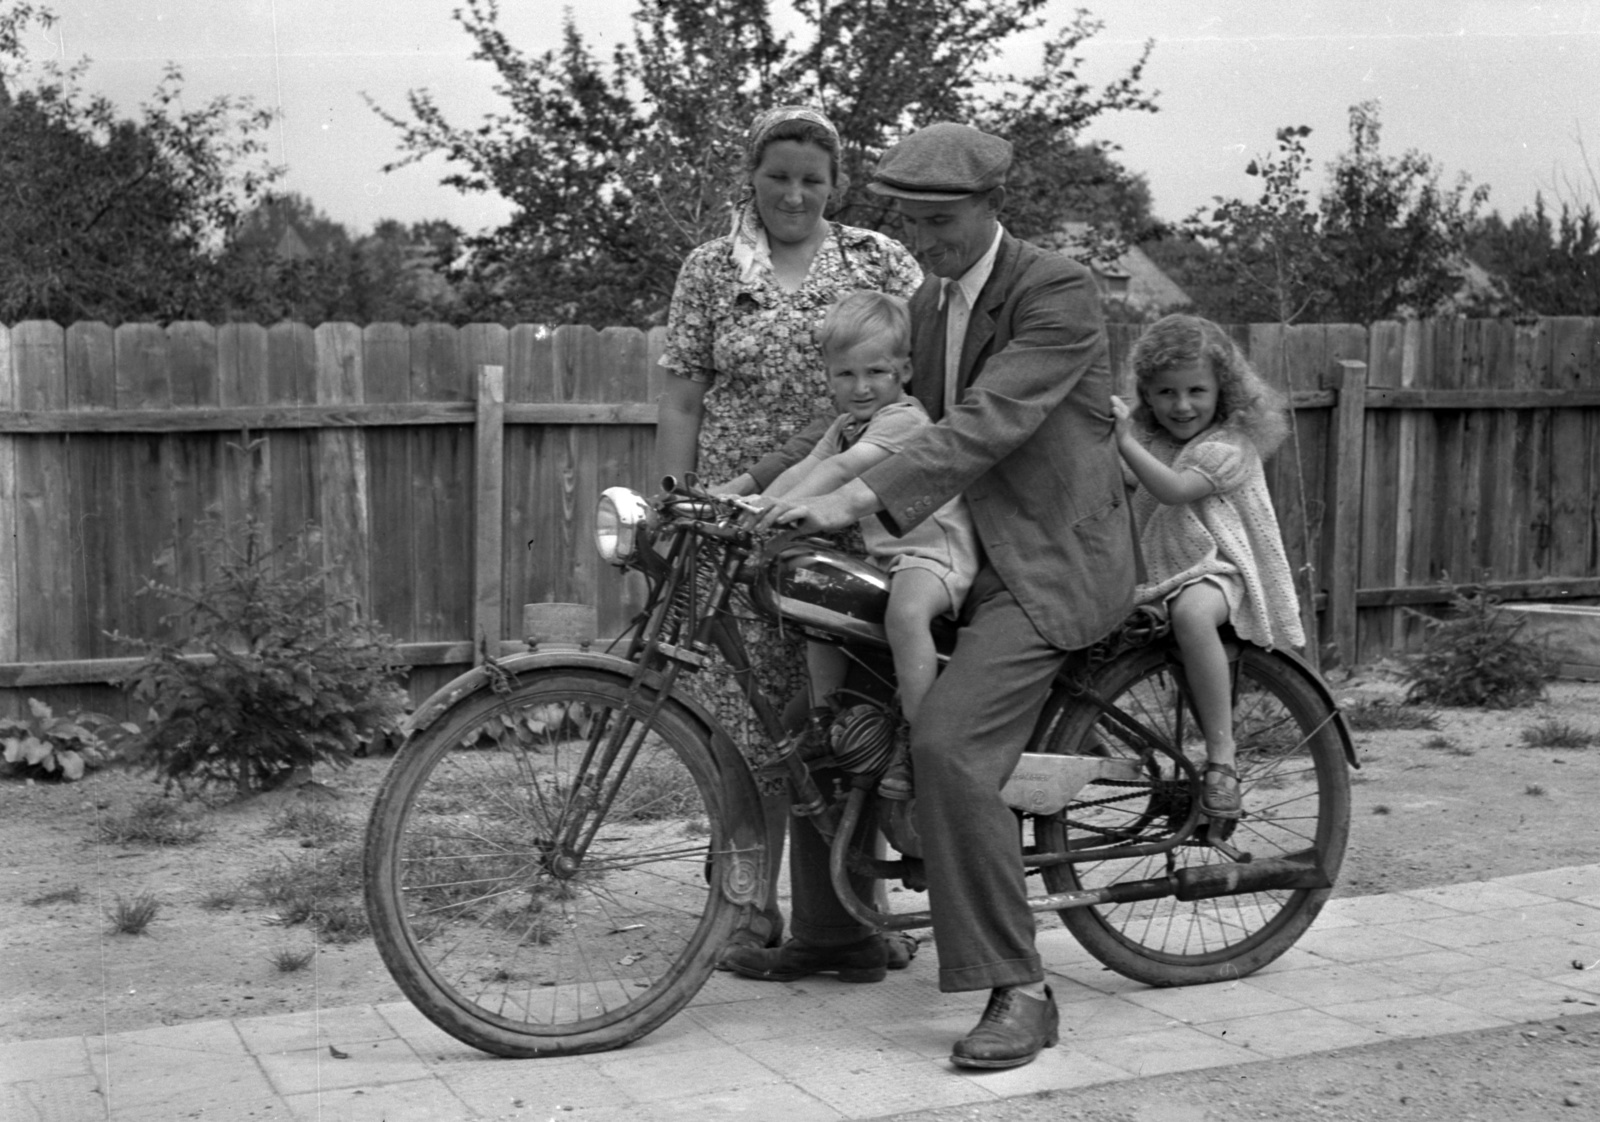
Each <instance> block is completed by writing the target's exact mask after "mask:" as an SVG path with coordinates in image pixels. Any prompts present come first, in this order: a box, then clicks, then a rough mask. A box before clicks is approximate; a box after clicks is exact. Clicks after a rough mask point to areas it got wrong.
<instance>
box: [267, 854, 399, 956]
mask: <svg viewBox="0 0 1600 1122" xmlns="http://www.w3.org/2000/svg"><path fill="white" fill-rule="evenodd" d="M254 882H255V890H256V893H257V894H258V895H259V896H260V898H261V901H262V903H264V904H266V905H267V906H268V907H270V908H272V909H274V910H275V911H276V912H277V913H278V918H279V919H280V920H281V921H282V922H283V923H285V924H288V925H294V924H299V923H304V924H309V925H310V926H311V927H313V928H314V929H315V930H316V931H317V933H318V934H319V935H321V936H322V938H324V939H326V940H328V941H329V942H332V943H353V942H355V941H356V940H357V939H363V938H365V937H366V936H367V935H368V934H370V930H371V929H370V928H369V927H368V925H367V911H366V908H365V907H364V906H363V905H362V903H361V846H360V844H359V842H357V841H347V842H342V843H340V844H338V845H336V846H334V847H333V848H331V849H329V850H328V851H327V852H325V853H308V854H305V855H303V856H300V857H297V858H294V859H293V860H280V861H278V862H277V863H276V864H274V865H271V866H269V867H267V868H266V869H263V870H262V871H260V872H259V873H257V874H256V876H255V878H254Z"/></svg>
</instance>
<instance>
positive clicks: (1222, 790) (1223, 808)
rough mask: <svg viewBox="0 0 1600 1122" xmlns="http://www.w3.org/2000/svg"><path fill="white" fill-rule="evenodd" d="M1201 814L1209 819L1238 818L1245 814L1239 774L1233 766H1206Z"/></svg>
mask: <svg viewBox="0 0 1600 1122" xmlns="http://www.w3.org/2000/svg"><path fill="white" fill-rule="evenodd" d="M1200 813H1201V814H1204V815H1205V816H1206V817H1208V818H1238V817H1240V816H1241V815H1242V814H1243V813H1244V803H1243V801H1242V800H1241V799H1240V798H1239V773H1238V772H1237V771H1235V770H1234V768H1233V765H1232V764H1215V763H1208V764H1206V770H1205V777H1204V779H1203V780H1202V786H1201V794H1200Z"/></svg>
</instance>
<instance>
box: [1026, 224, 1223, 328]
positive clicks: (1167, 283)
mask: <svg viewBox="0 0 1600 1122" xmlns="http://www.w3.org/2000/svg"><path fill="white" fill-rule="evenodd" d="M1088 232H1089V224H1088V223H1087V222H1063V223H1062V224H1061V228H1060V229H1059V230H1057V231H1056V232H1055V233H1053V234H1046V235H1044V236H1043V237H1039V238H1035V239H1034V241H1035V242H1037V243H1038V244H1039V245H1041V246H1044V247H1045V248H1046V249H1053V250H1055V251H1056V252H1058V253H1064V254H1066V255H1067V256H1068V257H1071V258H1073V259H1074V260H1077V261H1082V262H1083V263H1084V264H1085V265H1087V266H1089V268H1090V269H1091V270H1092V271H1093V272H1094V275H1095V280H1097V281H1099V282H1100V291H1101V294H1102V295H1104V296H1109V297H1113V298H1115V299H1120V300H1126V301H1127V302H1128V303H1129V304H1132V305H1133V306H1134V307H1136V308H1139V309H1141V310H1148V311H1152V312H1167V311H1174V310H1176V309H1179V308H1187V307H1191V306H1193V304H1194V301H1193V300H1191V299H1190V298H1189V294H1188V293H1187V292H1185V291H1184V290H1183V289H1182V287H1180V286H1179V284H1178V282H1177V281H1175V280H1173V279H1172V278H1171V277H1169V276H1168V275H1167V274H1166V273H1165V272H1164V271H1163V270H1162V268H1161V266H1159V265H1157V264H1156V263H1155V262H1154V261H1152V260H1150V258H1149V256H1148V255H1146V253H1145V252H1144V250H1142V249H1140V248H1139V247H1138V246H1136V245H1130V246H1129V247H1128V248H1127V250H1126V251H1124V252H1123V254H1122V255H1121V256H1120V257H1118V258H1117V259H1116V260H1115V261H1112V262H1102V261H1091V260H1087V257H1088V254H1087V252H1086V251H1085V248H1084V247H1085V246H1086V245H1087V244H1088V243H1089V241H1090V239H1089V237H1088ZM1124 282H1125V283H1126V291H1123V292H1116V291H1114V289H1116V288H1122V287H1123V284H1124Z"/></svg>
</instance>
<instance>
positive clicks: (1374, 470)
mask: <svg viewBox="0 0 1600 1122" xmlns="http://www.w3.org/2000/svg"><path fill="white" fill-rule="evenodd" d="M1404 340H1405V335H1404V329H1403V327H1402V325H1401V324H1398V323H1395V322H1392V321H1388V320H1385V321H1383V322H1380V323H1375V324H1373V325H1372V326H1371V328H1370V329H1369V330H1368V334H1367V386H1368V388H1369V389H1370V388H1373V387H1385V386H1398V385H1399V384H1400V363H1401V350H1402V345H1403V343H1404ZM1399 427H1400V426H1399V417H1398V415H1397V414H1396V413H1395V412H1394V411H1392V410H1387V409H1384V410H1376V411H1374V412H1372V413H1369V414H1368V415H1367V419H1366V425H1365V428H1366V453H1365V457H1364V460H1365V464H1366V467H1365V470H1364V471H1363V472H1362V496H1361V575H1360V577H1359V578H1358V579H1359V581H1360V586H1361V587H1362V588H1384V587H1387V586H1389V585H1390V584H1392V583H1393V580H1394V568H1395V558H1396V555H1397V552H1398V551H1397V548H1396V547H1397V539H1396V534H1395V526H1396V520H1397V517H1398V506H1399V504H1398V500H1397V494H1398V486H1399V471H1400V440H1399ZM1393 614H1394V613H1393V611H1392V610H1391V609H1388V608H1371V609H1363V610H1362V611H1361V612H1360V613H1359V615H1358V617H1357V628H1358V631H1359V635H1360V652H1361V653H1360V656H1359V657H1360V660H1361V661H1366V660H1367V659H1369V658H1375V657H1382V655H1384V654H1385V653H1387V652H1388V651H1389V650H1390V649H1392V647H1393V641H1394V634H1393V630H1394V629H1393Z"/></svg>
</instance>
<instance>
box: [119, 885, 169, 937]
mask: <svg viewBox="0 0 1600 1122" xmlns="http://www.w3.org/2000/svg"><path fill="white" fill-rule="evenodd" d="M160 910H161V901H160V900H157V899H156V898H155V897H154V896H153V895H151V894H150V893H148V892H141V893H139V895H137V896H135V897H134V898H133V899H131V900H127V899H124V898H123V897H122V896H121V895H120V894H119V895H118V896H117V902H116V903H115V904H113V905H112V906H111V907H109V908H107V909H106V918H108V919H109V920H111V933H112V934H113V935H143V934H144V930H145V928H147V927H149V926H150V921H151V920H153V919H155V918H156V913H157V912H159V911H160Z"/></svg>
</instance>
